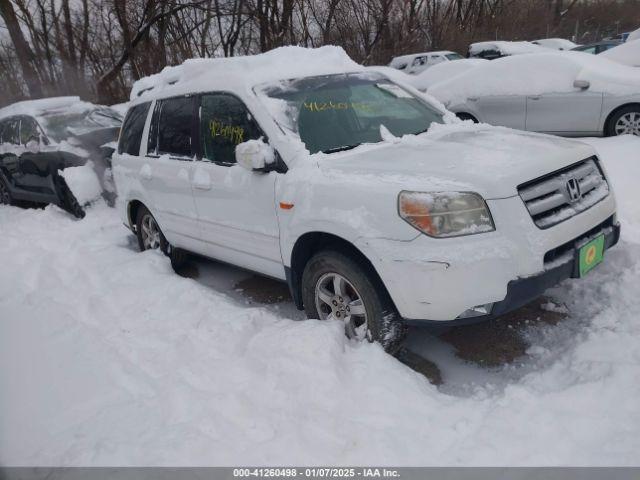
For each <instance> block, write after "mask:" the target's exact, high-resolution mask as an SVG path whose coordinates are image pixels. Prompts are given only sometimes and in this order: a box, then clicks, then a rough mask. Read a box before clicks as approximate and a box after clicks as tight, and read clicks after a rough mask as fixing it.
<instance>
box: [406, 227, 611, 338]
mask: <svg viewBox="0 0 640 480" xmlns="http://www.w3.org/2000/svg"><path fill="white" fill-rule="evenodd" d="M600 233H601V232H598V233H597V234H600ZM604 234H605V243H604V248H605V251H606V250H608V249H610V248H611V247H613V246H614V245H615V244H616V243H618V240H619V239H620V224H619V223H615V224H613V225H612V226H611V227H608V228H606V229H605V230H604ZM585 240H586V238H584V237H582V238H578V239H576V240H575V241H574V244H575V245H579V244H580V243H581V242H583V241H585ZM572 251H573V252H575V251H576V248H575V247H574V248H573V250H568V251H566V252H565V253H569V255H567V258H568V260H567V261H566V262H564V263H560V264H559V265H558V266H556V267H554V268H550V269H548V270H545V271H544V272H542V273H540V274H538V275H532V276H529V277H525V278H518V279H516V280H512V281H511V282H509V284H508V285H507V295H506V297H505V298H504V300H502V301H500V302H497V303H494V305H493V308H492V309H491V313H490V314H488V315H482V316H478V317H473V318H463V319H455V320H448V321H433V320H410V319H405V322H406V323H407V324H408V325H417V326H419V325H423V326H426V325H440V326H456V325H470V324H474V323H480V322H484V321H487V320H492V319H495V318H498V317H500V316H502V315H505V314H507V313H509V312H511V311H513V310H516V309H518V308H520V307H522V306H524V305H526V304H528V303H529V302H531V301H532V300H535V299H536V298H538V297H540V296H541V295H542V294H543V293H544V292H545V291H546V290H547V289H549V288H551V287H553V286H555V285H557V284H559V283H560V282H562V281H563V280H566V279H568V278H577V277H578V276H579V275H578V272H577V262H576V261H575V259H574V255H571V254H570V253H571V252H572Z"/></svg>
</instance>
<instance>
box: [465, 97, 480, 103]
mask: <svg viewBox="0 0 640 480" xmlns="http://www.w3.org/2000/svg"><path fill="white" fill-rule="evenodd" d="M467 100H469V101H470V102H477V101H478V97H469V98H467Z"/></svg>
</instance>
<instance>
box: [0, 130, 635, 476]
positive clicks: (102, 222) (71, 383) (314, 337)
mask: <svg viewBox="0 0 640 480" xmlns="http://www.w3.org/2000/svg"><path fill="white" fill-rule="evenodd" d="M588 141H589V142H590V143H592V144H593V145H595V146H596V148H597V149H598V150H599V152H600V154H601V156H602V158H603V159H604V162H605V164H606V167H607V169H608V171H609V173H610V175H611V176H612V178H613V182H614V187H615V188H616V191H617V196H618V201H619V211H620V218H621V220H622V222H623V236H622V241H621V243H620V244H619V245H618V246H617V247H616V248H615V249H613V250H611V251H610V252H608V253H607V255H606V258H605V263H604V264H603V265H601V266H600V267H599V268H598V269H596V270H595V271H594V272H592V273H591V274H590V275H589V276H588V277H587V278H585V279H583V280H580V281H577V280H576V281H567V282H565V283H564V284H563V285H561V286H560V287H558V288H556V289H554V290H553V291H552V293H551V295H552V297H553V298H554V299H555V301H556V302H557V303H559V304H565V305H566V306H567V307H568V309H569V311H570V315H569V318H567V319H565V320H564V321H562V322H560V323H559V324H557V325H555V326H552V325H545V326H541V325H540V324H536V323H533V324H532V325H533V326H532V327H530V328H529V329H528V330H527V332H526V336H527V339H528V342H529V343H530V345H531V346H530V347H529V349H528V354H527V355H526V356H525V357H523V358H522V359H520V360H518V361H517V362H515V363H513V364H511V365H507V366H502V367H498V368H493V369H488V368H481V367H479V366H477V365H474V364H470V363H465V362H463V361H462V360H460V359H459V358H457V357H456V356H455V355H454V354H453V352H452V351H451V348H450V346H448V345H447V344H445V343H444V342H442V340H440V339H437V338H435V337H433V336H431V335H429V334H427V333H426V332H424V331H414V332H412V333H413V335H412V337H411V339H410V346H411V348H413V349H414V350H417V351H420V352H422V353H423V354H424V355H425V356H427V357H429V358H430V359H432V360H433V361H434V362H435V363H437V364H438V366H439V368H440V370H441V372H442V375H443V379H444V383H443V384H442V385H441V386H440V387H436V386H433V385H432V384H430V383H429V382H428V381H427V380H426V379H425V377H423V376H422V375H420V374H418V373H416V372H414V371H413V370H411V369H409V368H408V367H406V366H405V365H403V364H401V363H400V362H398V361H397V360H395V359H394V358H392V357H390V356H388V355H386V354H385V353H384V352H383V351H382V350H381V348H379V347H378V346H376V345H370V344H364V345H358V344H355V343H351V342H349V341H348V340H346V339H345V337H344V335H343V333H342V329H341V325H339V324H334V323H327V322H324V323H323V322H320V321H300V320H302V315H301V314H300V313H299V312H297V311H295V310H294V309H293V307H292V305H291V304H290V303H287V302H285V303H281V304H274V305H261V304H257V303H255V302H254V303H248V301H247V299H246V297H244V296H242V295H241V294H240V293H239V292H237V291H235V289H234V285H235V284H236V282H237V281H238V280H240V279H242V278H246V277H247V274H246V273H244V272H240V271H238V270H235V269H232V268H230V267H224V266H221V265H219V264H216V263H215V262H209V261H204V260H201V261H199V262H198V269H199V276H198V277H197V278H195V279H191V278H183V277H180V276H177V275H175V274H174V273H173V272H172V271H171V268H170V266H169V262H168V260H167V259H166V258H165V257H163V256H162V255H160V254H158V253H155V252H146V253H144V254H141V253H138V252H137V251H136V247H135V242H134V239H133V236H132V235H131V234H130V233H128V231H127V230H126V229H125V228H124V226H122V224H121V223H120V221H119V219H118V217H117V215H116V212H115V211H114V210H112V209H110V208H108V207H106V206H105V205H102V204H100V203H98V204H97V205H94V206H93V207H92V208H90V209H89V210H88V214H87V217H86V218H85V219H84V220H82V221H77V220H75V219H73V218H71V217H70V216H69V215H68V214H67V213H64V212H62V211H61V210H59V209H58V208H56V207H47V208H46V209H45V210H21V209H18V208H13V207H0V232H1V235H0V464H1V465H49V466H54V465H180V466H187V465H234V464H242V465H252V464H280V465H282V464H284V465H292V464H350V465H354V464H356V465H361V464H376V465H379V464H392V465H413V466H417V465H452V464H456V465H637V464H638V462H639V461H640V456H639V454H638V452H640V295H639V292H640V189H639V188H638V178H640V139H638V138H630V137H626V138H625V137H622V138H616V139H593V140H588Z"/></svg>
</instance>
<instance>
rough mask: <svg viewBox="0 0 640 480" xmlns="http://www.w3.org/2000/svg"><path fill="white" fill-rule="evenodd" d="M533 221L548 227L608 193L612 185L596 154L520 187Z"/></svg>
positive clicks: (583, 208)
mask: <svg viewBox="0 0 640 480" xmlns="http://www.w3.org/2000/svg"><path fill="white" fill-rule="evenodd" d="M518 194H519V195H520V198H522V201H523V202H524V203H525V205H526V207H527V210H528V211H529V214H530V215H531V218H532V219H533V222H534V223H535V224H536V225H537V226H538V227H539V228H549V227H552V226H554V225H557V224H558V223H560V222H563V221H565V220H567V219H569V218H571V217H573V216H575V215H577V214H579V213H580V212H584V211H585V210H587V209H589V208H591V207H592V206H594V205H595V204H596V203H598V202H599V201H600V200H602V199H603V198H605V197H606V196H607V195H609V185H608V184H607V180H606V179H605V178H604V175H603V174H602V171H601V170H600V167H599V166H598V162H597V160H596V158H595V157H591V158H588V159H587V160H583V161H582V162H578V163H575V164H573V165H570V166H569V167H566V168H563V169H562V170H558V171H556V172H553V173H550V174H549V175H545V176H544V177H540V178H537V179H535V180H532V181H530V182H527V183H525V184H522V185H520V186H519V187H518Z"/></svg>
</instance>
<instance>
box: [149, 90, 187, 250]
mask: <svg viewBox="0 0 640 480" xmlns="http://www.w3.org/2000/svg"><path fill="white" fill-rule="evenodd" d="M195 99H196V97H194V96H179V97H173V98H167V99H163V100H158V101H156V104H155V109H154V111H153V116H152V118H151V123H150V125H149V136H148V144H147V151H146V155H145V158H144V161H143V165H142V167H141V169H140V179H141V182H142V184H143V185H145V188H146V190H147V192H148V193H149V195H150V197H151V202H152V205H153V206H152V213H153V214H154V215H155V216H156V219H157V221H158V222H159V224H160V228H161V229H162V232H163V233H164V234H165V236H166V237H167V239H168V240H169V242H170V243H172V244H173V245H175V246H178V247H183V248H192V247H191V245H192V242H193V239H194V238H197V237H198V225H197V216H196V209H195V204H194V201H193V193H192V191H191V179H192V174H193V158H194V155H195V149H194V145H193V136H194V131H193V130H194V127H195V118H196V113H197V106H196V103H195Z"/></svg>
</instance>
